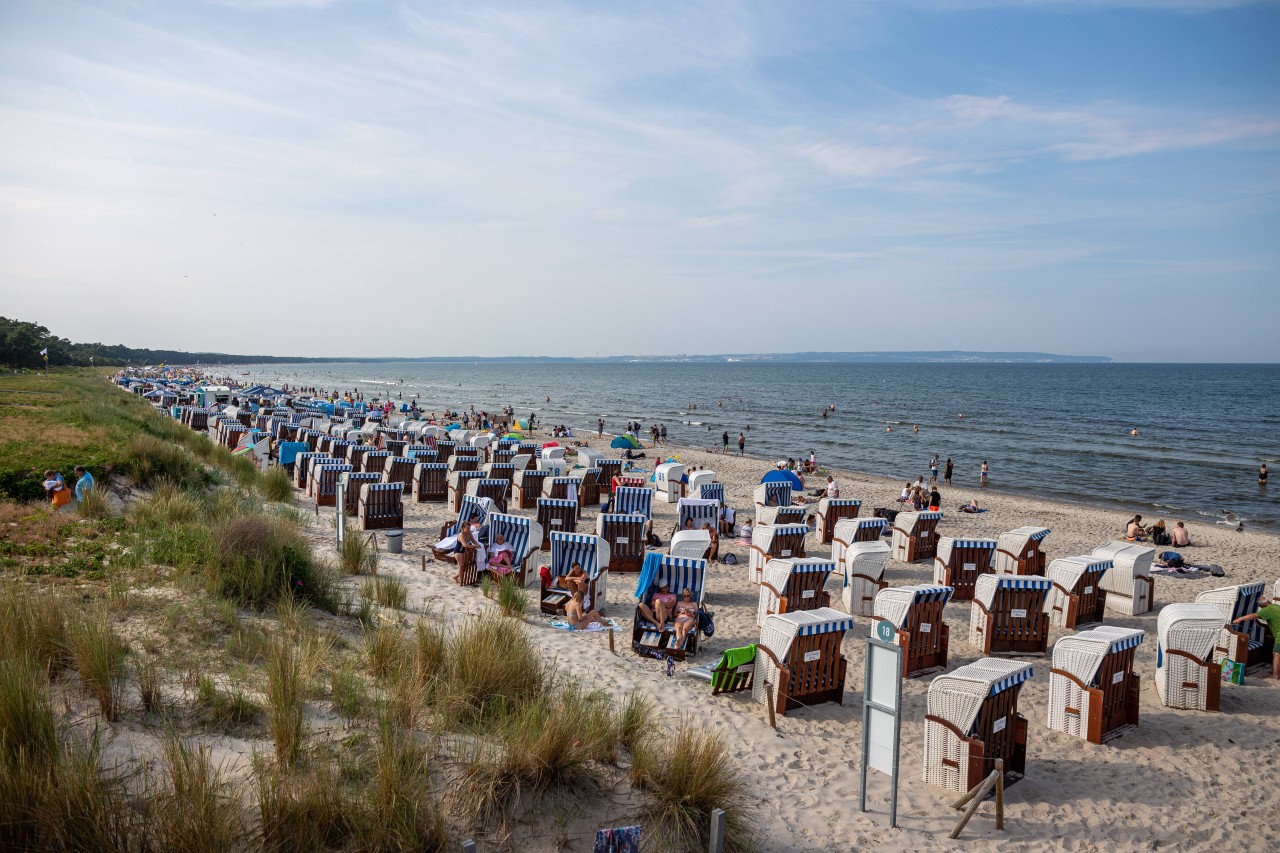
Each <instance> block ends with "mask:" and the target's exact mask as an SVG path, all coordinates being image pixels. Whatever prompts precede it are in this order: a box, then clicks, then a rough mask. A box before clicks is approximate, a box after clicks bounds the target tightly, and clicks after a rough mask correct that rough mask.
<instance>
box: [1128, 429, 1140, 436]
mask: <svg viewBox="0 0 1280 853" xmlns="http://www.w3.org/2000/svg"><path fill="white" fill-rule="evenodd" d="M1137 434H1138V428H1137V427H1134V428H1133V429H1131V430H1129V435H1137Z"/></svg>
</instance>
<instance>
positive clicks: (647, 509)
mask: <svg viewBox="0 0 1280 853" xmlns="http://www.w3.org/2000/svg"><path fill="white" fill-rule="evenodd" d="M609 512H614V513H619V512H620V513H628V514H630V515H640V516H644V519H645V521H649V520H651V519H652V518H653V490H652V489H646V488H644V487H642V486H619V487H618V488H616V489H614V491H613V500H611V501H610V503H609Z"/></svg>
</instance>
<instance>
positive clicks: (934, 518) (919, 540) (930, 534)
mask: <svg viewBox="0 0 1280 853" xmlns="http://www.w3.org/2000/svg"><path fill="white" fill-rule="evenodd" d="M941 520H942V513H940V512H900V513H898V517H897V518H895V519H894V520H893V540H892V542H891V543H890V547H891V548H892V549H893V558H894V559H895V560H898V561H900V562H903V563H914V562H915V561H916V560H929V561H931V562H932V560H933V558H934V557H935V556H936V555H937V553H938V536H937V528H938V522H939V521H941Z"/></svg>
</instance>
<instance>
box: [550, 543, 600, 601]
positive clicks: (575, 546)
mask: <svg viewBox="0 0 1280 853" xmlns="http://www.w3.org/2000/svg"><path fill="white" fill-rule="evenodd" d="M550 539H551V561H550V563H549V564H548V569H549V570H550V572H551V583H550V584H548V585H547V586H546V587H545V588H543V589H542V601H541V608H542V612H543V613H548V614H551V615H558V614H561V613H564V606H565V604H566V603H567V602H568V601H569V599H571V598H572V597H573V591H572V590H570V589H569V588H568V586H567V585H566V584H565V583H564V576H565V575H567V574H569V571H570V570H571V569H572V568H573V564H574V563H577V564H578V565H580V566H581V567H582V570H583V571H584V572H586V574H587V585H586V589H585V590H584V596H583V602H582V609H583V611H584V612H585V611H589V610H596V611H599V612H601V613H603V612H604V609H605V606H606V599H607V594H608V585H609V544H608V543H607V542H605V541H604V540H603V539H601V538H600V537H599V536H593V535H591V534H590V533H559V532H554V531H553V532H552V533H551V534H550Z"/></svg>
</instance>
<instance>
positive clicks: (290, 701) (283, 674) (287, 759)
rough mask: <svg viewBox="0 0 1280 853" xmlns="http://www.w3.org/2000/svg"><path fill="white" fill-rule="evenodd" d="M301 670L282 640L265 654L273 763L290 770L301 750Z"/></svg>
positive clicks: (293, 654)
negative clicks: (274, 761) (274, 753)
mask: <svg viewBox="0 0 1280 853" xmlns="http://www.w3.org/2000/svg"><path fill="white" fill-rule="evenodd" d="M302 694H303V679H302V668H301V666H300V665H299V662H298V658H297V652H296V650H295V649H294V647H293V644H292V643H291V642H289V641H288V640H287V639H284V638H282V639H281V641H280V642H277V643H274V644H272V646H271V652H270V653H269V654H268V655H267V723H268V724H269V725H270V727H271V738H272V740H274V741H275V746H276V761H277V762H279V764H280V765H281V766H284V767H291V766H292V765H293V763H294V762H295V761H297V759H298V752H299V751H300V750H301V749H302V733H303V728H302Z"/></svg>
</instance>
